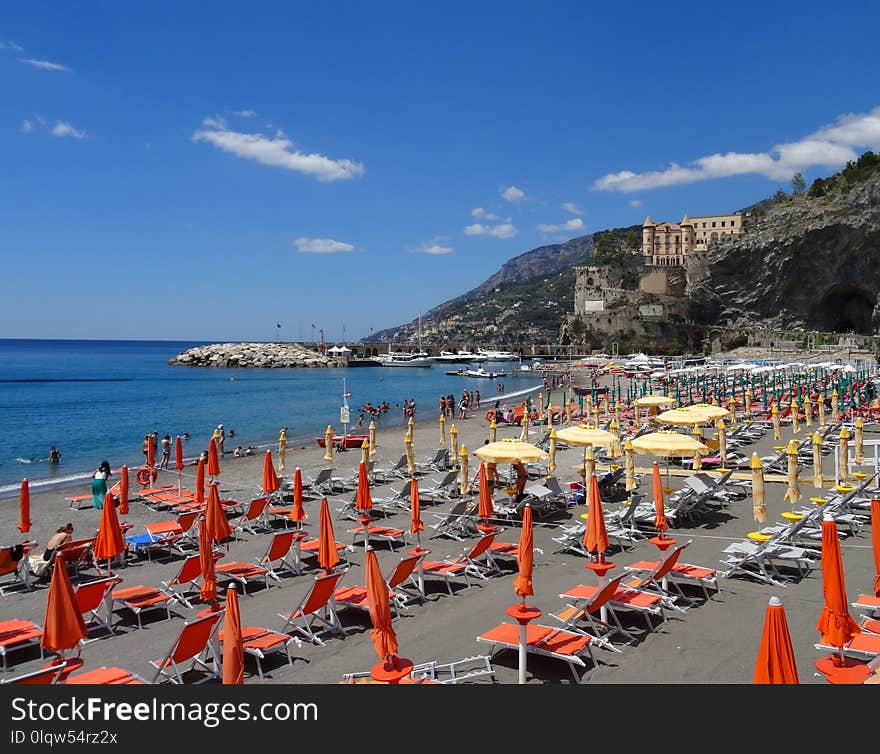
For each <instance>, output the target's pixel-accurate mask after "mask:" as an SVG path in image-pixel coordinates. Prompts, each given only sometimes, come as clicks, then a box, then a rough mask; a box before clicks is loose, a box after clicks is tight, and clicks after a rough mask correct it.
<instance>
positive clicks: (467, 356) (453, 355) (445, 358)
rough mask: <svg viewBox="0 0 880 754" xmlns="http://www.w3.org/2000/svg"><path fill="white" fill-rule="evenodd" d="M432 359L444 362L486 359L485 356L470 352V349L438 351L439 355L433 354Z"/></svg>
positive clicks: (474, 361) (458, 362) (460, 362)
mask: <svg viewBox="0 0 880 754" xmlns="http://www.w3.org/2000/svg"><path fill="white" fill-rule="evenodd" d="M434 360H435V361H439V362H442V363H446V364H469V363H477V362H480V361H488V359H487V357H485V356H482V355H481V354H477V353H471V352H470V351H440V355H439V356H435V357H434Z"/></svg>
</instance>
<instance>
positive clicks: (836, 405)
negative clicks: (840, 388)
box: [831, 389, 840, 424]
mask: <svg viewBox="0 0 880 754" xmlns="http://www.w3.org/2000/svg"><path fill="white" fill-rule="evenodd" d="M839 420H840V393H838V392H837V390H836V389H835V390H832V391H831V421H833V422H834V423H835V424H837V422H838V421H839Z"/></svg>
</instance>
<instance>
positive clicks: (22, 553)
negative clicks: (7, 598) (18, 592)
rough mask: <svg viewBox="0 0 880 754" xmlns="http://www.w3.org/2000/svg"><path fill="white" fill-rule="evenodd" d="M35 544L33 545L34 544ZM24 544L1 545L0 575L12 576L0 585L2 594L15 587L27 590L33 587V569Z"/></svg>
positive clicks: (27, 548) (0, 593)
mask: <svg viewBox="0 0 880 754" xmlns="http://www.w3.org/2000/svg"><path fill="white" fill-rule="evenodd" d="M32 546H33V545H32ZM29 549H32V547H26V546H25V545H23V544H18V545H7V546H6V547H0V576H10V577H11V580H10V581H8V582H6V583H4V584H2V585H0V595H4V594H6V592H7V591H9V590H10V589H13V588H15V587H23V588H24V589H25V590H28V589H30V587H31V578H30V577H31V569H30V558H29V557H28V550H29Z"/></svg>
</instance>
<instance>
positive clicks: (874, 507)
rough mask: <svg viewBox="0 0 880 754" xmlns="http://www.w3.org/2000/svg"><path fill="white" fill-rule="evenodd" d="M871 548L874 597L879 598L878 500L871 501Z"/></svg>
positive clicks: (879, 511) (879, 546)
mask: <svg viewBox="0 0 880 754" xmlns="http://www.w3.org/2000/svg"><path fill="white" fill-rule="evenodd" d="M871 548H872V549H873V551H874V573H875V576H874V596H875V597H880V498H876V497H875V498H874V499H872V500H871Z"/></svg>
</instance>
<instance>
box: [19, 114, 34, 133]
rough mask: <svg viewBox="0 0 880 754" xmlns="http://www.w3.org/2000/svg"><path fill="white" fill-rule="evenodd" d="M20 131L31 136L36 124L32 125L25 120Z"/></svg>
mask: <svg viewBox="0 0 880 754" xmlns="http://www.w3.org/2000/svg"><path fill="white" fill-rule="evenodd" d="M18 130H19V131H21V132H22V133H23V134H29V133H30V132H31V131H33V130H34V124H33V123H31V122H30V121H29V120H28V119H27V118H25V119H24V120H23V121H22V123H21V128H20V129H18Z"/></svg>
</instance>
